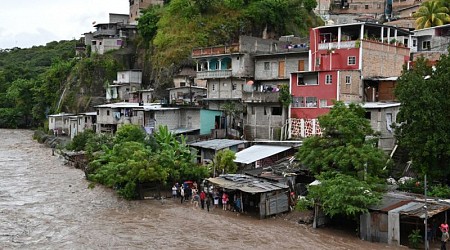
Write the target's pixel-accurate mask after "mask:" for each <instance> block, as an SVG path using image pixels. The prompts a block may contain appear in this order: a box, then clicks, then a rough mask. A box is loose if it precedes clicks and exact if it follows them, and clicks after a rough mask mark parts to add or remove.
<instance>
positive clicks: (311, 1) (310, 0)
mask: <svg viewBox="0 0 450 250" xmlns="http://www.w3.org/2000/svg"><path fill="white" fill-rule="evenodd" d="M303 7H305V9H306V10H307V11H312V10H313V9H314V8H316V7H317V2H316V0H304V1H303Z"/></svg>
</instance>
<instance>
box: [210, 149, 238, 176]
mask: <svg viewBox="0 0 450 250" xmlns="http://www.w3.org/2000/svg"><path fill="white" fill-rule="evenodd" d="M235 159H236V154H235V153H234V152H233V151H231V150H229V149H225V150H220V151H218V152H217V153H216V155H215V156H214V161H213V164H214V168H215V170H214V172H215V171H218V172H222V173H227V174H234V173H236V170H237V165H236V163H235V162H234V160H235ZM214 174H215V173H214Z"/></svg>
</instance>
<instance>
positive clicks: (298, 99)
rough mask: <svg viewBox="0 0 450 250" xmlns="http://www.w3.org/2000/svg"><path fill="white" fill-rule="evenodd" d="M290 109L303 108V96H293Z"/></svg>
mask: <svg viewBox="0 0 450 250" xmlns="http://www.w3.org/2000/svg"><path fill="white" fill-rule="evenodd" d="M292 107H293V108H300V107H305V103H304V100H303V96H295V97H294V98H293V100H292Z"/></svg>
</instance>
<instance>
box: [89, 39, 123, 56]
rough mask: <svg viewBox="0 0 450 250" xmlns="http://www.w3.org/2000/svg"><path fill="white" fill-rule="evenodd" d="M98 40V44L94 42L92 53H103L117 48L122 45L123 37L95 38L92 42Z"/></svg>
mask: <svg viewBox="0 0 450 250" xmlns="http://www.w3.org/2000/svg"><path fill="white" fill-rule="evenodd" d="M94 41H95V42H96V44H95V45H94V44H92V46H91V49H92V53H97V54H100V55H103V54H104V53H105V52H107V51H110V50H117V49H120V48H121V47H122V43H123V41H122V39H121V38H110V39H107V38H105V39H94V40H92V42H94Z"/></svg>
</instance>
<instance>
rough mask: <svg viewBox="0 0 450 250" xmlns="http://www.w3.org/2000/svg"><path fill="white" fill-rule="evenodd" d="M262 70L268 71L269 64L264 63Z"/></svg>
mask: <svg viewBox="0 0 450 250" xmlns="http://www.w3.org/2000/svg"><path fill="white" fill-rule="evenodd" d="M264 70H270V62H264Z"/></svg>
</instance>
